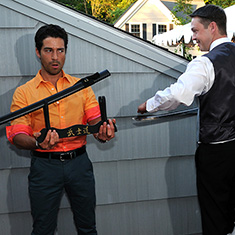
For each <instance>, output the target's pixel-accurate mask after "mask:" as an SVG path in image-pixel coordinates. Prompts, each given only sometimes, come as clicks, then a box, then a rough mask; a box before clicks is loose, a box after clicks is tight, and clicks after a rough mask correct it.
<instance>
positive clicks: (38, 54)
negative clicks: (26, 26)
mask: <svg viewBox="0 0 235 235" xmlns="http://www.w3.org/2000/svg"><path fill="white" fill-rule="evenodd" d="M35 51H36V55H37V57H38V58H39V59H41V55H40V52H39V51H38V49H37V48H36V49H35Z"/></svg>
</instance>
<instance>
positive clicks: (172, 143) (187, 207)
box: [0, 0, 201, 235]
mask: <svg viewBox="0 0 235 235" xmlns="http://www.w3.org/2000/svg"><path fill="white" fill-rule="evenodd" d="M0 12H1V14H0V39H1V43H0V50H1V52H2V54H1V57H0V70H1V75H0V114H1V116H3V115H5V114H7V113H9V110H10V104H11V99H12V95H13V93H14V90H15V89H16V87H18V86H19V85H21V84H24V83H25V82H26V81H28V80H30V79H31V78H33V77H34V75H35V74H36V72H37V71H38V69H39V68H40V63H39V61H38V60H37V58H36V55H35V49H34V34H35V32H36V31H37V29H38V28H40V26H42V25H44V24H45V23H53V24H59V25H61V26H62V27H64V28H65V29H66V31H67V32H68V34H69V45H68V51H67V59H66V63H65V67H64V70H65V72H67V73H69V74H71V75H74V76H78V77H85V76H86V75H89V74H92V73H94V72H100V71H102V70H104V69H108V70H109V71H110V72H111V77H109V78H106V79H105V80H102V81H100V82H99V83H96V84H95V85H93V86H92V88H93V90H94V92H95V94H96V96H97V97H98V96H99V95H105V96H106V99H107V101H106V102H107V113H108V116H109V117H114V118H116V120H117V128H118V132H117V133H116V138H115V139H114V140H112V141H110V142H109V143H108V144H100V143H98V142H97V141H95V140H94V138H93V137H92V136H88V137H87V139H88V144H87V151H88V155H89V157H90V159H91V160H92V162H93V166H94V173H95V178H96V194H97V210H96V214H97V229H98V232H99V234H102V235H110V234H112V235H143V234H146V235H172V234H174V235H177V234H179V235H182V234H196V233H200V231H201V225H200V212H199V208H198V204H197V193H196V187H195V167H194V156H193V155H194V151H195V149H196V117H195V116H185V117H181V118H175V119H170V120H168V119H166V120H164V119H163V120H159V121H155V122H150V123H135V122H133V120H132V118H131V117H132V116H135V115H136V114H137V113H136V110H137V106H138V105H139V104H140V103H141V102H143V101H145V100H146V99H147V98H149V97H150V96H152V95H153V94H154V93H155V91H156V90H158V89H163V88H164V87H166V86H167V85H169V84H171V83H173V82H174V81H175V80H176V79H177V77H178V76H179V75H180V74H181V73H182V72H183V71H184V70H185V68H186V65H187V61H185V60H184V59H183V58H181V57H179V56H176V55H174V54H172V53H169V52H167V51H165V50H163V49H161V48H158V47H156V46H154V45H151V44H148V43H146V42H144V41H143V40H138V39H136V38H133V37H131V36H130V35H126V34H125V33H123V32H120V31H118V30H117V29H114V28H112V27H110V26H107V25H105V24H102V23H100V22H97V21H95V20H93V19H92V18H89V17H85V16H82V15H80V14H78V13H73V12H72V11H67V10H66V8H64V7H60V6H58V5H57V4H55V3H53V2H51V1H45V0H40V1H38V0H14V1H11V0H2V1H1V2H0ZM194 106H195V104H194ZM181 108H182V107H181ZM6 125H8V124H5V125H1V126H0V146H1V153H0V158H1V161H0V184H1V187H0V201H1V206H0V234H6V235H16V234H30V232H31V227H32V219H31V215H30V203H29V197H28V191H27V185H28V183H27V176H28V173H29V167H30V153H29V151H26V150H19V149H17V148H15V147H14V146H13V145H11V144H10V143H9V142H8V141H7V139H6V136H5V126H6ZM57 234H60V235H68V234H69V235H72V234H76V231H75V227H74V224H73V219H72V213H71V210H70V206H69V202H68V200H67V198H66V195H64V196H63V198H62V202H61V207H60V212H59V218H58V231H57Z"/></svg>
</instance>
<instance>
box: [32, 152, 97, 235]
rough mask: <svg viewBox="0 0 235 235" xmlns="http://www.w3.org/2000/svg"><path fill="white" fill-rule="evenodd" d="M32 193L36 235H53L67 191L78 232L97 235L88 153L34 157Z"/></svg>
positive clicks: (93, 182) (94, 200) (93, 189)
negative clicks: (61, 203) (65, 156)
mask: <svg viewBox="0 0 235 235" xmlns="http://www.w3.org/2000/svg"><path fill="white" fill-rule="evenodd" d="M28 179H29V196H30V203H31V213H32V217H33V231H32V235H53V234H54V233H55V230H56V227H57V216H58V211H59V206H60V201H61V198H62V196H63V193H64V190H65V192H66V193H67V196H68V198H69V201H70V205H71V209H72V212H73V215H74V223H75V225H76V228H77V233H78V234H79V235H81V234H90V235H91V234H92V235H96V234H97V232H96V225H95V203H96V198H95V181H94V175H93V167H92V163H91V161H90V160H89V158H88V156H87V153H86V152H85V153H84V154H82V155H80V156H77V157H76V158H74V159H72V160H65V161H63V162H62V161H60V160H58V159H44V158H39V157H35V156H32V160H31V168H30V174H29V177H28Z"/></svg>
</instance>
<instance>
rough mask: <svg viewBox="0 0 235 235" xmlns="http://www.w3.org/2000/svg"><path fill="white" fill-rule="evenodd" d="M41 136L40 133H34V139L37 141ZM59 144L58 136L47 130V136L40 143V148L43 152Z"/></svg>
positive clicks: (54, 132)
mask: <svg viewBox="0 0 235 235" xmlns="http://www.w3.org/2000/svg"><path fill="white" fill-rule="evenodd" d="M40 135H41V133H40V132H37V133H34V137H35V138H36V139H37V138H38V137H39V136H40ZM58 142H59V134H58V133H57V132H56V131H55V130H53V131H51V130H49V131H48V132H47V135H46V137H45V139H44V140H43V142H42V143H40V147H41V148H42V149H45V150H50V149H53V148H54V147H55V145H56V144H57V143H58Z"/></svg>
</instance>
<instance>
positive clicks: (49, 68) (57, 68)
mask: <svg viewBox="0 0 235 235" xmlns="http://www.w3.org/2000/svg"><path fill="white" fill-rule="evenodd" d="M36 54H37V56H38V58H39V59H40V60H41V64H42V71H43V72H46V73H47V74H48V75H57V74H59V73H60V72H61V70H62V68H63V66H64V62H65V46H64V40H63V39H62V38H53V37H48V38H45V39H44V40H43V45H42V48H41V51H40V52H39V51H38V50H37V49H36Z"/></svg>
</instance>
